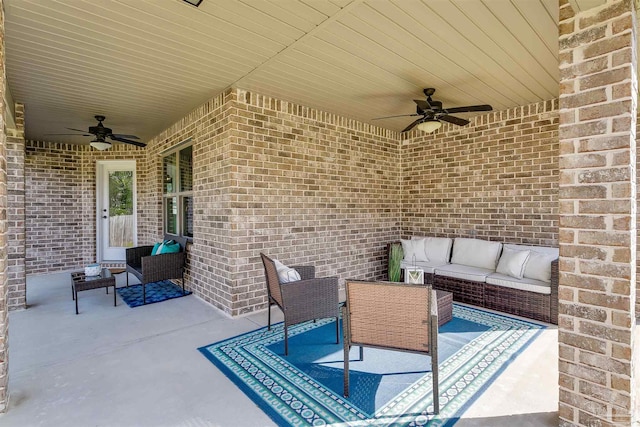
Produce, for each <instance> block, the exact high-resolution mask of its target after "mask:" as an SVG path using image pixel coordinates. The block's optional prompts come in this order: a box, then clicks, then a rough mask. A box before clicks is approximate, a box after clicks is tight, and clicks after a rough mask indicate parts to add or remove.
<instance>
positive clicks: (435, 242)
mask: <svg viewBox="0 0 640 427" xmlns="http://www.w3.org/2000/svg"><path fill="white" fill-rule="evenodd" d="M452 245H453V239H450V238H448V237H427V244H426V251H427V259H428V260H429V261H431V262H449V259H450V258H451V246H452Z"/></svg>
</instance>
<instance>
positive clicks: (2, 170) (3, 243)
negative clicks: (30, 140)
mask: <svg viewBox="0 0 640 427" xmlns="http://www.w3.org/2000/svg"><path fill="white" fill-rule="evenodd" d="M5 80H6V74H5V67H4V4H3V0H0V412H6V410H7V406H8V403H9V392H8V389H7V385H8V383H9V359H8V358H9V309H8V304H7V297H8V285H7V155H6V139H7V138H6V134H5V130H4V129H5V117H4V114H5V106H4V87H5Z"/></svg>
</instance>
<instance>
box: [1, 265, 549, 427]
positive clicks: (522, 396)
mask: <svg viewBox="0 0 640 427" xmlns="http://www.w3.org/2000/svg"><path fill="white" fill-rule="evenodd" d="M122 276H123V275H120V276H119V277H118V282H119V283H118V286H122V285H123V282H124V277H122ZM28 285H29V296H28V297H29V301H30V308H29V309H28V310H22V311H14V312H12V313H11V315H10V322H11V327H12V331H15V332H14V333H15V334H16V338H15V339H14V340H12V346H11V356H12V360H11V365H10V372H9V378H10V380H9V388H10V389H11V393H12V396H11V397H12V398H11V404H10V408H9V411H8V412H7V413H6V414H4V415H3V416H2V417H0V425H2V426H18V425H19V426H35V425H42V426H60V425H64V426H69V427H73V426H78V427H81V426H87V425H93V424H100V425H110V426H138V427H146V426H149V427H152V426H154V427H155V426H198V427H199V426H202V427H204V426H207V427H209V426H247V427H249V426H251V427H255V426H271V425H275V424H274V423H273V421H272V420H271V419H270V418H269V417H268V416H267V415H266V414H265V413H264V412H263V411H262V410H261V409H260V408H259V407H258V406H257V405H255V404H254V403H253V402H252V401H251V400H250V399H249V398H248V397H247V396H246V395H245V394H244V393H243V392H242V391H241V390H240V389H239V388H238V387H236V386H235V385H234V384H233V383H232V382H231V381H230V380H229V379H228V378H227V377H226V376H225V375H224V374H223V373H222V372H221V371H220V370H218V369H217V368H215V367H214V366H213V365H212V364H211V363H210V362H209V361H207V360H206V359H205V358H204V357H202V355H201V354H200V353H199V352H198V351H197V350H196V348H198V347H200V346H202V345H207V344H210V343H213V342H216V341H220V340H223V339H225V338H229V337H231V336H234V335H239V334H242V333H245V332H249V331H252V330H254V329H256V328H258V327H262V326H265V325H266V320H267V316H266V313H265V312H261V313H254V314H250V315H248V316H242V317H237V318H234V319H231V318H229V317H228V316H225V315H224V314H222V313H221V312H220V311H218V310H215V309H212V308H211V306H210V305H209V304H207V303H205V302H204V301H202V300H201V299H200V298H197V297H195V296H189V297H184V298H179V299H176V300H172V301H166V302H163V303H159V304H151V305H149V306H146V307H143V308H137V309H133V310H132V309H130V308H129V307H127V306H126V305H125V304H124V303H122V302H121V301H119V303H118V306H117V307H116V308H114V307H113V305H112V304H111V300H110V298H108V297H107V296H106V295H104V291H103V290H102V289H98V290H93V291H87V292H84V293H83V295H81V297H80V298H81V301H80V302H81V314H80V315H78V316H76V315H75V314H74V311H73V304H72V301H71V298H70V295H69V277H68V274H67V273H54V274H46V275H39V276H32V277H29V282H28ZM273 314H274V315H275V320H276V321H281V320H282V316H281V313H280V312H279V310H277V309H273ZM556 348H557V330H556V329H555V328H549V329H547V330H545V331H543V333H542V334H541V335H540V336H539V337H538V338H537V339H536V340H535V341H534V343H533V344H532V345H530V346H529V347H528V348H527V349H525V350H524V351H523V352H522V353H521V354H520V355H519V356H518V358H517V359H516V360H515V361H514V362H513V363H512V364H511V365H510V366H509V367H508V368H507V370H505V371H504V372H503V373H502V374H501V375H500V377H499V378H498V379H497V380H496V381H495V382H494V383H493V384H492V385H491V386H490V387H489V388H488V389H487V390H486V391H485V392H484V393H483V394H482V395H481V397H480V398H479V399H477V400H476V401H475V402H474V403H473V405H472V406H471V407H470V408H469V409H468V410H467V411H466V412H465V413H464V416H463V417H462V418H461V419H460V420H459V421H458V423H457V424H456V426H462V427H468V426H488V425H491V426H495V427H501V426H504V427H507V426H513V425H521V426H523V427H542V426H554V425H558V417H557V411H556V407H557V399H558V392H557V386H556V379H555V378H556V377H557V363H556V361H557V351H556ZM522 372H527V375H522Z"/></svg>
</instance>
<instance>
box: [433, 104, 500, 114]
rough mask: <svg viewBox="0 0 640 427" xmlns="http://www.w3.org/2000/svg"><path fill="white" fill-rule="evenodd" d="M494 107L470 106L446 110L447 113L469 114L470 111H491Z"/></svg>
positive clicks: (485, 105)
mask: <svg viewBox="0 0 640 427" xmlns="http://www.w3.org/2000/svg"><path fill="white" fill-rule="evenodd" d="M491 110H493V107H491V105H487V104H484V105H468V106H466V107H453V108H445V111H446V112H447V113H468V112H470V111H491Z"/></svg>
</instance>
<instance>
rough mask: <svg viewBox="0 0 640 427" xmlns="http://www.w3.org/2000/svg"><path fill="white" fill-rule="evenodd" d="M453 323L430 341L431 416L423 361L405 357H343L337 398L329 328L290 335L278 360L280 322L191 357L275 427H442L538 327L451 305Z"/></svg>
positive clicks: (337, 347) (317, 326) (325, 324)
mask: <svg viewBox="0 0 640 427" xmlns="http://www.w3.org/2000/svg"><path fill="white" fill-rule="evenodd" d="M453 316H454V317H453V320H451V321H450V322H448V323H446V324H445V325H443V326H442V327H441V328H440V330H439V334H438V356H439V360H440V363H439V370H440V380H439V384H440V414H439V415H438V416H434V415H433V390H432V387H431V361H430V358H429V357H428V356H424V355H419V354H414V353H404V352H398V351H390V350H380V349H373V348H365V349H364V360H363V361H358V347H354V348H352V350H351V356H350V361H351V362H350V382H351V387H350V389H351V396H350V397H349V398H345V397H344V396H343V395H342V391H343V354H342V352H343V350H342V343H340V344H336V343H335V323H333V322H334V321H332V320H330V319H325V320H322V321H318V322H317V323H313V322H307V323H303V324H300V325H296V326H293V327H291V328H289V356H286V357H285V356H284V341H283V326H282V324H281V323H280V324H278V325H275V326H272V327H271V331H268V330H267V328H261V329H258V330H257V331H253V332H249V333H246V334H243V335H240V336H237V337H233V338H230V339H227V340H224V341H221V342H218V343H215V344H211V345H208V346H205V347H201V348H199V349H198V350H199V351H200V352H202V354H204V356H205V357H206V358H207V359H209V360H210V361H211V362H212V363H214V364H215V365H216V366H217V367H218V368H219V369H220V370H221V371H222V372H224V374H225V375H227V377H229V378H230V379H231V380H232V381H233V382H234V383H235V384H236V385H237V386H238V387H239V388H240V389H241V390H242V391H243V392H244V393H245V394H246V395H247V396H249V397H250V398H251V399H252V400H253V401H254V402H255V403H256V404H257V405H258V406H259V407H260V408H261V409H262V410H263V411H265V413H267V414H268V415H269V416H270V417H271V418H272V419H273V420H274V421H275V422H276V423H277V424H278V425H280V426H290V425H292V426H323V425H345V424H348V425H363V426H364V425H367V426H371V425H373V426H432V427H435V426H451V425H453V424H455V422H456V421H457V420H458V419H459V417H460V416H461V414H462V413H463V412H464V411H465V410H466V408H467V407H468V406H469V405H470V404H471V403H472V402H473V401H474V400H475V399H476V398H477V397H478V396H479V395H480V394H481V393H482V391H484V389H485V388H486V387H487V386H488V385H489V384H490V383H491V382H492V381H493V380H494V379H495V378H496V377H497V376H498V374H499V373H500V372H501V371H502V370H503V369H504V368H505V367H506V366H507V365H508V364H509V363H510V362H511V361H512V360H513V359H514V358H515V357H516V356H517V355H518V354H519V353H520V352H521V351H522V350H523V349H524V348H525V347H526V346H527V345H528V344H529V343H531V342H532V341H533V340H534V338H535V337H536V336H537V335H538V334H539V333H540V331H541V330H542V329H544V328H545V326H544V325H541V324H538V323H534V322H529V321H525V320H520V319H515V318H512V317H508V316H505V315H500V314H494V313H490V312H487V311H484V310H481V309H476V308H472V307H468V306H463V305H459V304H454V305H453ZM341 341H342V339H341ZM341 423H344V424H341Z"/></svg>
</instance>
